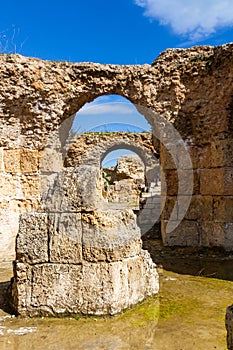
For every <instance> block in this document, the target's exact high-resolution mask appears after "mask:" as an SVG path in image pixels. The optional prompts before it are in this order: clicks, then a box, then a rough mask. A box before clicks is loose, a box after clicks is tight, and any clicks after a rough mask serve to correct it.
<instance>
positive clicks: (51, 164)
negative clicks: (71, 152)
mask: <svg viewBox="0 0 233 350" xmlns="http://www.w3.org/2000/svg"><path fill="white" fill-rule="evenodd" d="M39 169H40V172H41V173H58V172H60V171H62V169H63V159H62V153H61V152H59V151H58V150H56V149H52V148H46V149H45V150H44V151H41V152H40V153H39Z"/></svg>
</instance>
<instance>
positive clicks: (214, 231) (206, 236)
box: [201, 221, 225, 247]
mask: <svg viewBox="0 0 233 350" xmlns="http://www.w3.org/2000/svg"><path fill="white" fill-rule="evenodd" d="M201 245H202V246H203V247H224V246H225V225H224V224H223V223H217V222H212V221H210V222H208V221H204V222H202V224H201Z"/></svg>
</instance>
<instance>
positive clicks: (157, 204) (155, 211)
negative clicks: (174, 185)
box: [101, 146, 161, 239]
mask: <svg viewBox="0 0 233 350" xmlns="http://www.w3.org/2000/svg"><path fill="white" fill-rule="evenodd" d="M115 148H117V146H116V147H115ZM133 149H134V151H132V150H130V149H124V148H118V149H114V150H111V149H110V150H109V152H108V153H107V152H106V154H105V155H104V157H103V158H102V162H101V175H102V195H103V197H104V199H105V200H106V201H107V205H108V208H114V209H119V210H122V209H126V208H127V209H131V210H133V212H134V213H135V214H136V215H137V223H138V226H139V228H140V230H141V236H142V238H143V239H161V219H160V214H161V181H160V165H159V162H158V161H157V160H155V162H154V164H153V168H152V167H151V164H150V163H147V158H146V155H144V157H141V150H140V149H139V150H137V148H136V147H135V148H133Z"/></svg>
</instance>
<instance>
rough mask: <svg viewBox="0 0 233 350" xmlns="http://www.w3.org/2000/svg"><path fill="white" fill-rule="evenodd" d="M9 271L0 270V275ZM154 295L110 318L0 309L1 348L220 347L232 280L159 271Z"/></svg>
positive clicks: (201, 349)
mask: <svg viewBox="0 0 233 350" xmlns="http://www.w3.org/2000/svg"><path fill="white" fill-rule="evenodd" d="M10 273H11V272H9V270H8V271H5V273H4V271H3V270H0V279H1V280H6V277H7V276H9V274H10ZM160 280H161V290H160V295H159V297H153V298H150V299H148V300H146V301H144V302H143V303H141V304H140V305H139V306H137V307H136V308H134V309H133V310H128V311H126V312H125V313H123V314H121V315H117V316H114V317H109V318H105V319H103V318H100V319H99V318H93V317H91V318H88V317H86V318H78V317H77V319H52V318H37V319H30V318H27V319H20V318H17V317H11V316H10V315H9V314H7V313H6V312H4V311H3V310H0V349H1V350H25V349H26V350H34V349H36V350H57V349H59V350H73V349H75V350H89V349H91V350H92V349H94V350H128V349H132V350H166V349H169V350H180V349H182V350H194V349H195V350H196V349H198V350H206V349H208V350H209V349H210V350H211V349H218V350H221V349H222V350H225V349H226V345H225V336H226V334H225V327H224V317H225V309H226V306H228V305H230V304H231V303H232V291H233V282H229V281H223V280H217V279H211V278H209V279H207V278H202V277H194V276H184V275H178V274H175V273H171V272H166V271H163V272H162V273H161V276H160Z"/></svg>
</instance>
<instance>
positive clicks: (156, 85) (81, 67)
mask: <svg viewBox="0 0 233 350" xmlns="http://www.w3.org/2000/svg"><path fill="white" fill-rule="evenodd" d="M232 52H233V45H232V44H229V45H223V46H219V47H209V46H206V47H195V48H191V49H186V50H184V49H173V50H167V51H165V52H164V53H162V54H161V55H160V56H159V57H158V58H157V59H156V60H155V61H154V62H153V64H152V65H142V66H140V65H136V66H118V65H101V64H92V63H68V62H50V61H41V60H39V59H34V58H26V57H23V56H20V55H2V56H1V57H0V76H1V79H0V128H1V135H0V156H1V163H0V171H1V175H0V207H1V217H0V223H1V226H0V257H1V258H0V259H1V260H3V259H11V257H12V255H13V247H12V242H13V236H14V235H15V234H16V231H17V217H18V215H19V213H21V212H23V211H25V210H28V211H30V210H31V208H34V207H35V206H36V203H37V201H38V200H39V197H40V193H41V189H40V184H39V181H38V179H39V174H38V173H40V171H41V168H40V159H41V157H42V155H43V149H44V147H45V145H46V144H47V143H48V138H49V135H51V133H52V132H53V131H55V130H58V129H59V132H60V134H59V135H58V140H59V142H60V145H59V142H58V146H57V147H58V148H57V152H52V151H51V157H50V158H49V159H48V163H51V162H54V161H53V158H52V155H53V156H56V155H57V154H59V147H62V144H63V143H64V139H65V138H66V136H67V135H68V132H69V125H70V126H71V125H72V120H73V116H74V114H75V113H76V112H77V111H78V110H79V109H80V108H81V107H82V106H83V105H84V104H85V103H87V102H91V101H93V100H94V99H95V98H97V97H99V96H102V95H108V94H118V95H121V96H124V97H126V98H127V99H129V100H130V101H131V102H133V103H134V104H136V105H137V106H138V110H139V111H140V110H141V108H140V106H141V107H143V108H147V109H148V108H151V109H153V110H154V111H155V112H156V113H158V114H159V116H161V117H162V118H164V120H166V121H167V122H168V123H170V124H171V125H173V126H174V128H175V129H176V130H177V131H178V132H179V133H180V135H181V138H182V140H184V142H185V145H186V147H187V148H188V150H189V154H190V156H191V160H192V163H193V166H192V168H191V169H183V168H182V167H183V165H182V162H180V164H179V169H178V170H180V171H182V170H185V171H186V175H187V171H190V172H193V174H194V190H193V193H192V198H191V205H190V207H189V209H188V211H187V212H186V213H183V212H182V210H181V211H180V210H179V199H181V198H178V205H177V206H175V209H176V210H177V213H176V215H177V216H176V218H175V219H174V220H175V221H177V227H176V229H175V230H173V231H172V232H169V233H168V232H167V230H166V227H167V224H168V221H169V215H170V213H171V212H172V209H173V208H174V202H175V201H176V199H177V187H178V185H179V184H178V183H177V174H176V173H177V162H176V161H175V166H174V164H173V163H174V161H173V160H171V159H170V156H169V153H168V152H167V148H166V145H163V144H160V162H161V166H162V168H163V169H164V175H165V180H166V191H165V187H164V192H165V194H166V205H165V209H164V212H163V216H162V234H163V240H164V243H165V244H167V245H187V246H189V245H192V246H221V247H224V248H226V249H228V250H232V249H233V241H232V236H233V210H232V202H233V159H232V158H233V157H232V154H233V138H232V134H233V107H232V106H233V97H232V96H233V87H232V78H233V64H232V62H233V61H232ZM144 115H145V118H147V120H148V121H149V122H150V123H151V124H153V119H154V115H153V114H150V113H148V114H147V113H144ZM65 120H66V121H67V123H66V127H65V128H63V130H61V128H62V127H61V125H62V123H63V121H65ZM67 125H68V126H67ZM155 131H156V130H153V132H155ZM154 141H155V143H156V145H157V146H158V144H159V142H157V140H156V137H155V138H154ZM171 143H172V142H171ZM179 147H180V146H179V144H176V143H175V144H173V149H174V148H177V154H179ZM42 158H43V157H42ZM58 162H61V163H62V157H60V158H59V156H58V159H57V160H56V161H55V162H54V166H55V167H56V166H57V164H58ZM43 167H44V165H43ZM48 170H49V171H50V170H51V164H49V166H48ZM43 171H44V170H43ZM184 183H185V181H184ZM181 196H182V191H181ZM183 216H184V217H183ZM173 218H174V217H173ZM181 218H183V219H182V220H181ZM180 220H181V222H180Z"/></svg>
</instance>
